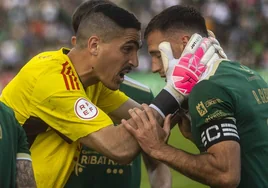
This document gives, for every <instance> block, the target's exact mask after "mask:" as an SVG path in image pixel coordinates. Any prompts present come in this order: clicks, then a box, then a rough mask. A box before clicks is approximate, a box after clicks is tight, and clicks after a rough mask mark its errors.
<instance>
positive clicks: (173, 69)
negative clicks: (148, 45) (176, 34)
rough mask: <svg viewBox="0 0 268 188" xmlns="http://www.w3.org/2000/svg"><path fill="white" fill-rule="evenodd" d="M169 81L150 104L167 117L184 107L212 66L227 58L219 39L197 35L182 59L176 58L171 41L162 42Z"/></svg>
mask: <svg viewBox="0 0 268 188" xmlns="http://www.w3.org/2000/svg"><path fill="white" fill-rule="evenodd" d="M159 50H160V52H161V57H162V61H163V65H164V69H165V73H166V79H167V84H166V86H165V87H164V89H163V90H161V91H160V93H159V94H158V95H157V96H156V97H155V99H154V100H153V101H152V103H151V104H150V107H151V108H154V109H155V110H156V111H158V112H159V114H160V115H161V116H162V117H163V118H164V117H165V116H167V115H168V114H174V113H175V112H176V111H177V110H178V109H180V108H181V104H182V102H183V101H184V100H185V99H186V98H187V97H188V95H189V93H190V92H191V90H192V89H193V87H194V86H195V85H196V84H197V82H198V81H199V80H200V79H202V76H203V75H207V74H208V73H209V70H210V65H212V64H213V63H214V62H216V61H217V60H219V59H220V58H227V57H226V55H225V53H224V51H223V50H222V48H221V46H220V44H219V42H218V41H217V40H216V39H215V38H213V37H209V38H203V37H201V36H200V35H199V34H193V35H192V37H191V38H190V40H189V42H188V43H187V45H186V46H185V49H184V50H183V52H182V55H181V57H180V58H179V59H175V58H174V56H173V53H172V49H171V46H170V43H169V42H162V43H160V44H159Z"/></svg>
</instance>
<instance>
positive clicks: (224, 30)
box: [0, 0, 268, 71]
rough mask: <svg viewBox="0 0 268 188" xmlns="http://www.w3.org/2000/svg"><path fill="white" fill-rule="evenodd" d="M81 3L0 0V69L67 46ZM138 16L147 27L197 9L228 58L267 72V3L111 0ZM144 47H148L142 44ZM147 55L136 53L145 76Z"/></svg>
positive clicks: (249, 0) (262, 0)
mask: <svg viewBox="0 0 268 188" xmlns="http://www.w3.org/2000/svg"><path fill="white" fill-rule="evenodd" d="M82 1H83V0H72V1H65V0H40V1H35V0H1V1H0V27H1V30H0V65H1V66H12V67H14V69H15V70H18V69H19V68H20V67H21V66H22V65H23V64H24V63H25V62H27V61H28V60H29V57H31V56H34V55H35V54H37V53H39V52H41V51H45V50H50V49H56V48H60V47H61V46H65V47H70V46H71V45H70V38H71V36H72V34H73V31H72V30H71V25H70V21H71V20H70V17H71V13H72V12H73V11H74V8H75V7H76V6H77V5H78V4H80V3H81V2H82ZM112 1H113V2H115V3H117V4H120V5H121V6H123V7H125V8H127V9H129V10H130V11H132V12H133V13H135V14H136V15H137V17H138V18H139V19H140V21H141V22H142V25H143V27H145V26H146V24H147V23H148V21H149V20H150V18H151V17H152V16H154V15H155V14H157V13H158V12H160V11H161V10H163V9H164V8H166V7H168V6H172V5H174V4H188V5H191V6H194V7H196V8H198V9H200V10H201V11H202V12H203V14H204V15H205V17H206V21H207V25H208V28H210V29H211V30H213V31H214V33H215V34H216V37H217V38H218V40H219V41H220V42H221V44H222V46H223V47H224V49H225V51H226V53H227V55H228V56H230V58H231V59H235V60H237V61H240V60H242V59H243V60H244V63H245V64H247V65H248V66H250V67H252V68H261V67H266V66H267V63H263V62H266V61H267V60H266V59H267V58H265V57H266V56H267V55H265V54H266V53H267V47H265V41H268V35H267V34H266V31H267V30H268V1H267V0H112ZM144 46H146V44H145V45H144ZM149 67H150V59H149V56H148V54H147V50H146V49H145V48H144V49H142V50H141V51H140V67H139V68H138V69H137V71H148V70H149Z"/></svg>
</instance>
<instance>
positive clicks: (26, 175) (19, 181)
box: [16, 160, 36, 188]
mask: <svg viewBox="0 0 268 188" xmlns="http://www.w3.org/2000/svg"><path fill="white" fill-rule="evenodd" d="M16 167H17V175H16V187H17V188H25V187H27V188H36V182H35V178H34V173H33V168H32V161H29V160H17V163H16Z"/></svg>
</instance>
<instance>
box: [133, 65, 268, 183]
mask: <svg viewBox="0 0 268 188" xmlns="http://www.w3.org/2000/svg"><path fill="white" fill-rule="evenodd" d="M258 72H259V73H260V74H261V75H262V77H263V78H264V79H265V80H266V82H268V71H262V70H260V71H258ZM129 77H131V78H134V79H135V80H137V81H140V82H141V83H143V84H145V85H147V86H149V87H150V88H151V90H152V91H153V93H154V95H156V94H157V93H158V92H159V91H160V90H161V88H163V86H164V85H165V82H164V80H163V79H162V78H160V76H159V75H158V74H152V73H145V72H139V73H131V74H129ZM169 144H170V145H173V146H175V147H177V148H180V149H183V150H185V151H188V152H190V153H198V150H197V148H196V147H195V145H194V144H193V143H192V142H190V141H188V140H187V139H185V138H184V137H183V136H182V135H181V133H180V131H179V129H178V127H177V126H175V127H174V128H173V129H172V131H171V135H170V138H169ZM171 171H172V188H207V187H208V186H205V185H203V184H200V183H197V182H195V181H193V180H191V179H189V178H187V177H185V176H183V175H181V174H180V173H178V172H175V171H174V170H172V169H171ZM141 188H150V184H149V181H148V176H147V173H146V169H145V167H144V165H142V177H141Z"/></svg>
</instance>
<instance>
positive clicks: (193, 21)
mask: <svg viewBox="0 0 268 188" xmlns="http://www.w3.org/2000/svg"><path fill="white" fill-rule="evenodd" d="M156 30H158V31H160V32H163V33H167V32H169V31H173V30H183V31H188V32H191V33H199V34H200V35H202V36H204V37H207V36H208V32H207V28H206V23H205V19H204V17H203V16H202V15H201V13H200V12H199V11H198V10H196V9H195V8H193V7H190V6H182V5H175V6H171V7H169V8H167V9H165V10H163V11H162V12H161V13H159V14H158V15H156V16H155V17H153V19H152V20H151V21H150V22H149V24H148V25H147V27H146V29H145V32H144V38H145V39H147V37H148V35H149V34H150V33H151V32H153V31H156Z"/></svg>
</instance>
